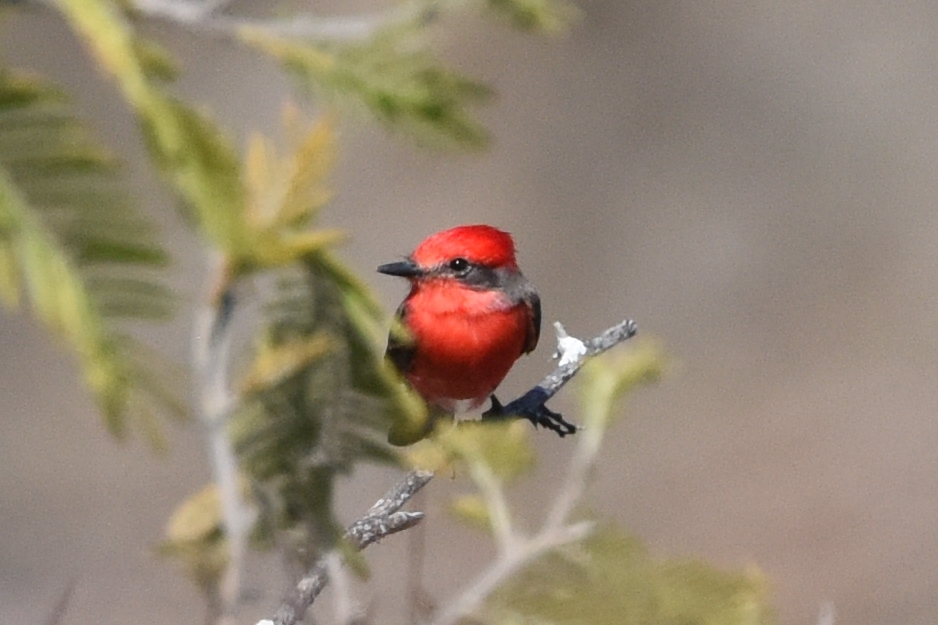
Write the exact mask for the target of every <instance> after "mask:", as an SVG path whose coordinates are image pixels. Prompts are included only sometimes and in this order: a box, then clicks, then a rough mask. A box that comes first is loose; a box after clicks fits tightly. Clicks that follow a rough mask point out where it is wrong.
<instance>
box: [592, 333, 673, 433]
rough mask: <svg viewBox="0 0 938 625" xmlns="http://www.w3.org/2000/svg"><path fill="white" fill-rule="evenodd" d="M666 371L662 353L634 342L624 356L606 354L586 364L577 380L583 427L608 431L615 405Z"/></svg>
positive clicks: (654, 345) (651, 345) (646, 344)
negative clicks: (639, 386) (605, 428)
mask: <svg viewBox="0 0 938 625" xmlns="http://www.w3.org/2000/svg"><path fill="white" fill-rule="evenodd" d="M663 369H664V358H663V356H662V354H661V350H660V349H659V348H658V346H657V345H656V344H655V343H654V342H652V341H634V342H632V343H631V344H630V345H629V349H628V350H626V351H625V352H624V354H623V355H612V354H607V355H603V356H600V357H598V358H594V359H593V360H591V361H590V362H588V363H586V365H584V367H583V369H582V370H581V371H580V374H579V376H577V377H578V382H579V385H578V389H579V395H580V402H581V405H582V411H583V423H584V427H586V428H603V427H605V426H606V424H607V423H608V422H609V420H610V419H611V418H612V417H613V416H614V415H615V407H616V402H617V401H618V400H619V399H620V398H621V397H623V396H624V395H626V394H627V393H628V392H629V391H631V390H632V389H634V388H635V387H636V386H638V385H640V384H647V383H649V382H653V381H655V380H657V379H659V378H660V377H661V374H662V372H663Z"/></svg>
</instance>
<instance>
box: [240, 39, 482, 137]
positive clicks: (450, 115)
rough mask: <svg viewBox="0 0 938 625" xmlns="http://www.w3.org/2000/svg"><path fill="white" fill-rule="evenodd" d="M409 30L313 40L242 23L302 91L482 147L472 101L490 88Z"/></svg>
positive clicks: (414, 130)
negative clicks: (422, 45) (350, 39)
mask: <svg viewBox="0 0 938 625" xmlns="http://www.w3.org/2000/svg"><path fill="white" fill-rule="evenodd" d="M412 35H413V33H412V32H410V31H409V29H394V30H391V29H389V30H386V31H381V32H379V33H378V34H377V35H375V36H374V37H372V38H371V39H370V40H368V41H366V42H356V43H346V44H314V43H310V42H305V41H297V40H292V39H286V38H280V37H275V36H272V35H269V34H267V33H265V32H263V31H259V30H256V29H253V30H252V29H244V30H242V32H241V38H242V39H243V40H244V41H245V42H246V43H248V44H249V45H252V46H254V47H255V48H257V49H259V50H261V51H262V52H264V53H266V54H269V55H270V56H272V57H274V58H275V59H277V60H278V61H280V62H281V63H282V64H283V65H284V67H285V69H286V70H287V71H288V72H289V73H291V74H292V75H293V76H294V77H295V78H296V79H297V81H298V83H299V84H300V85H301V87H303V88H304V89H305V90H307V91H309V92H312V93H315V94H322V95H325V96H327V97H329V98H332V99H339V100H341V101H342V102H343V103H354V102H358V103H360V104H361V105H364V107H365V108H366V109H367V110H368V112H370V113H371V114H372V115H373V116H374V117H376V118H377V119H378V121H380V122H381V123H383V124H384V125H385V126H387V127H388V128H389V129H391V130H394V131H398V132H404V133H406V134H408V135H410V136H412V137H414V138H416V139H417V140H418V141H420V142H422V143H425V144H429V145H437V146H443V147H461V148H468V149H479V148H483V147H485V146H486V145H487V143H488V139H489V137H488V133H487V132H486V131H485V129H484V128H483V127H482V126H481V125H480V124H479V123H478V122H476V121H475V120H474V119H473V117H472V115H471V114H470V112H469V108H470V107H471V106H474V105H478V104H480V103H483V102H485V101H487V100H489V99H490V97H491V91H490V90H489V89H488V87H486V86H485V85H482V84H481V83H478V82H475V81H472V80H469V79H467V78H464V77H462V76H460V75H459V74H457V73H455V72H451V71H449V70H446V69H444V68H443V66H442V65H440V64H439V63H438V62H437V61H436V59H434V58H433V56H432V55H431V54H430V52H429V51H427V50H420V49H414V46H413V45H412V44H411V43H410V39H411V38H412Z"/></svg>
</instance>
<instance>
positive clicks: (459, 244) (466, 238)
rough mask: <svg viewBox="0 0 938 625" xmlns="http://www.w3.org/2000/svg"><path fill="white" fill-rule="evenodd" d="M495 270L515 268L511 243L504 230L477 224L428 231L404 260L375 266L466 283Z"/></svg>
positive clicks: (395, 272) (402, 274)
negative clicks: (432, 232)
mask: <svg viewBox="0 0 938 625" xmlns="http://www.w3.org/2000/svg"><path fill="white" fill-rule="evenodd" d="M496 270H501V271H508V272H512V273H514V272H517V271H518V263H517V261H516V260H515V243H514V241H512V239H511V235H510V234H508V233H507V232H503V231H502V230H499V229H497V228H493V227H492V226H486V225H481V224H480V225H473V226H457V227H456V228H450V229H449V230H444V231H442V232H437V233H436V234H432V235H430V236H429V237H427V238H426V239H424V240H423V242H422V243H421V244H420V245H418V246H417V249H415V250H414V252H413V253H412V254H411V255H410V257H409V258H408V259H407V260H404V261H400V262H396V263H388V264H386V265H381V266H380V267H378V271H379V272H380V273H383V274H387V275H390V276H400V277H403V278H408V279H410V280H412V281H417V280H421V279H429V278H454V279H456V280H459V281H462V282H466V283H468V284H474V283H476V282H479V283H481V282H482V281H483V279H485V280H486V281H487V280H488V278H489V276H488V274H489V273H490V272H492V271H496Z"/></svg>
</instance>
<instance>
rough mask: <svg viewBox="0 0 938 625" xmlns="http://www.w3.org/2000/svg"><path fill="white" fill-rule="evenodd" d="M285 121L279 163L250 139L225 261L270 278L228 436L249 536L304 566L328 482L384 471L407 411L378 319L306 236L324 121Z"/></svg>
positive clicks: (326, 132)
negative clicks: (253, 519) (273, 543)
mask: <svg viewBox="0 0 938 625" xmlns="http://www.w3.org/2000/svg"><path fill="white" fill-rule="evenodd" d="M285 118H286V119H285V127H286V128H285V129H286V132H285V133H284V134H285V135H286V137H287V140H288V141H289V142H290V143H291V144H292V150H291V151H289V152H288V154H287V155H286V156H285V157H280V156H278V155H277V153H276V150H275V148H274V146H273V145H272V144H271V143H270V142H268V141H266V140H264V139H262V138H259V137H255V138H253V139H252V140H251V144H250V148H249V150H248V158H247V163H248V168H247V172H246V175H245V179H246V181H247V183H246V194H245V195H246V204H245V211H244V213H243V215H242V219H243V223H244V226H243V228H244V231H245V239H246V241H247V243H246V245H245V246H244V247H243V248H242V250H241V253H240V254H239V255H237V256H234V257H232V259H231V262H232V264H233V266H234V267H236V268H237V269H236V273H237V274H239V275H241V276H247V275H265V276H270V275H271V273H270V272H273V271H275V272H276V273H275V274H274V275H273V278H274V287H273V288H274V294H273V296H272V297H271V298H270V299H271V301H270V303H269V304H268V306H267V308H266V310H265V311H264V321H263V322H264V328H263V330H262V332H261V333H260V337H259V338H258V340H257V344H256V350H255V351H256V355H255V358H254V363H253V366H252V367H251V369H250V371H249V372H248V373H247V375H246V376H245V378H244V381H243V386H242V388H241V393H242V394H243V399H242V402H241V408H240V410H239V411H238V413H237V414H236V416H235V418H234V421H233V423H232V427H231V430H230V432H231V435H232V437H233V439H234V441H235V444H236V447H237V449H238V453H239V455H240V457H241V460H242V468H243V470H244V471H245V472H246V473H247V474H248V475H249V476H250V478H251V479H252V482H253V484H254V487H255V491H256V494H257V496H256V500H257V501H258V503H259V505H260V508H261V516H260V519H259V527H260V531H259V534H258V535H259V537H260V538H266V539H270V538H272V537H273V536H274V535H275V534H276V535H277V536H278V539H277V544H279V545H281V546H285V544H286V543H290V542H291V541H293V542H292V543H291V544H293V546H294V547H295V549H288V552H292V553H295V554H300V555H299V556H298V557H300V558H301V563H302V564H304V565H305V564H309V562H310V561H311V559H314V558H315V557H316V554H317V553H318V552H319V550H320V549H322V548H324V547H326V546H331V545H332V544H333V541H334V540H335V538H336V537H337V528H338V525H337V523H336V521H335V519H334V517H333V511H332V488H333V485H334V482H335V479H336V477H337V476H338V475H339V474H341V473H344V472H347V471H349V470H350V469H351V468H352V467H353V466H354V464H355V463H356V462H359V461H361V460H370V461H376V462H390V461H394V459H395V458H394V456H393V454H392V452H391V450H390V448H389V447H388V445H387V443H386V442H385V440H386V437H387V432H388V429H389V427H390V423H391V421H392V419H393V418H396V417H398V415H400V414H402V413H404V412H405V411H406V410H407V407H406V405H405V404H403V403H400V402H399V401H398V397H399V395H398V393H399V391H397V390H396V384H395V380H394V378H393V377H392V376H391V374H390V371H388V370H387V365H386V364H385V363H384V361H383V358H382V354H383V348H384V337H383V336H381V335H380V334H379V331H378V328H379V327H380V326H381V325H383V320H384V315H383V311H382V309H381V308H380V306H378V305H377V303H376V302H375V301H374V300H373V299H372V297H371V295H370V294H369V292H368V290H367V288H366V287H365V286H364V284H362V283H361V282H360V281H359V280H358V279H357V278H356V277H355V276H354V275H353V274H351V273H350V272H349V271H348V270H347V269H345V267H344V266H343V265H342V264H341V263H339V262H338V261H337V260H336V259H335V258H334V256H333V255H332V252H331V250H330V249H329V248H330V247H331V246H332V245H334V244H335V241H336V237H335V236H333V235H332V234H331V233H330V231H320V230H315V229H312V230H311V229H310V228H311V226H312V221H313V220H314V218H315V217H316V215H317V214H318V211H319V209H320V208H321V207H322V205H323V204H324V203H325V202H326V200H327V199H328V198H329V197H330V192H329V189H328V187H327V185H326V180H325V179H326V175H327V174H328V172H329V169H330V167H331V163H332V157H333V150H334V141H333V137H332V129H331V124H330V122H329V119H328V118H327V119H326V121H320V122H319V123H317V124H314V125H313V126H312V127H311V129H310V130H308V131H306V132H302V130H303V129H302V128H300V124H299V121H298V119H297V114H296V112H295V111H294V110H293V109H290V108H288V109H287V111H286V114H285ZM261 272H263V274H262V273H261Z"/></svg>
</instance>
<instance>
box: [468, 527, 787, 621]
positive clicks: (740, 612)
mask: <svg viewBox="0 0 938 625" xmlns="http://www.w3.org/2000/svg"><path fill="white" fill-rule="evenodd" d="M482 620H484V621H485V622H489V623H540V624H543V625H602V624H606V623H609V624H610V625H611V624H613V623H615V624H616V625H646V624H648V623H663V624H670V623H680V624H681V625H769V624H770V623H773V622H774V619H773V616H772V611H771V610H770V608H769V607H768V604H767V591H766V583H765V580H764V578H763V576H762V575H761V573H759V572H758V571H756V570H747V571H743V572H726V571H721V570H718V569H716V568H713V567H711V566H709V565H707V564H705V563H703V562H699V561H695V560H659V559H657V558H653V557H652V556H650V555H649V554H648V552H647V550H646V549H645V548H644V547H643V546H642V545H641V543H640V542H639V541H638V540H637V539H636V538H634V537H632V536H629V535H627V534H624V533H622V532H621V531H619V530H617V529H616V528H614V527H612V526H607V527H606V528H605V529H603V530H600V531H597V532H594V533H593V534H591V535H590V537H589V538H587V539H586V540H585V541H584V542H582V543H579V544H577V545H574V546H570V547H566V548H563V549H562V550H560V551H557V552H554V553H551V554H550V555H547V556H545V557H543V558H541V559H539V560H537V561H536V562H535V563H534V564H532V565H531V566H529V567H527V569H525V570H524V571H523V572H521V573H520V574H519V575H517V576H515V577H514V578H513V579H512V580H511V581H510V582H509V583H508V584H507V585H506V586H504V587H502V588H501V589H500V590H499V591H498V592H497V593H496V594H495V595H494V596H493V597H492V598H491V599H490V600H489V602H488V607H487V610H486V611H485V614H484V616H483V619H482Z"/></svg>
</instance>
